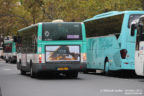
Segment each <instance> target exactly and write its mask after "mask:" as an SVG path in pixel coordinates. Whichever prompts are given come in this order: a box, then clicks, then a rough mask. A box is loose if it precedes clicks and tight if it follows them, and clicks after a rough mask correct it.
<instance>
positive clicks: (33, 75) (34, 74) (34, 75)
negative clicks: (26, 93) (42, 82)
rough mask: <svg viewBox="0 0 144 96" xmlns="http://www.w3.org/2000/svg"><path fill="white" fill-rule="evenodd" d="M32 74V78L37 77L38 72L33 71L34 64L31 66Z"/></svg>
mask: <svg viewBox="0 0 144 96" xmlns="http://www.w3.org/2000/svg"><path fill="white" fill-rule="evenodd" d="M30 76H31V77H32V78H35V77H37V74H36V73H35V72H33V67H32V66H31V68H30Z"/></svg>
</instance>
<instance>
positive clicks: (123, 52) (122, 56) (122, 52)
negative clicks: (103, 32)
mask: <svg viewBox="0 0 144 96" xmlns="http://www.w3.org/2000/svg"><path fill="white" fill-rule="evenodd" d="M120 54H121V58H122V59H125V58H126V55H127V50H126V49H122V50H120Z"/></svg>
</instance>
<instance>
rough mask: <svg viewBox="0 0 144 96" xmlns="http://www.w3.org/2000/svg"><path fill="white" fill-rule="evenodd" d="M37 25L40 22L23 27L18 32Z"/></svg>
mask: <svg viewBox="0 0 144 96" xmlns="http://www.w3.org/2000/svg"><path fill="white" fill-rule="evenodd" d="M35 26H38V24H33V25H30V26H28V27H25V28H22V29H20V30H18V32H21V31H23V30H26V29H29V28H32V27H35Z"/></svg>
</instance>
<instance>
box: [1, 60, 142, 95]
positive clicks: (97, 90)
mask: <svg viewBox="0 0 144 96" xmlns="http://www.w3.org/2000/svg"><path fill="white" fill-rule="evenodd" d="M0 89H1V91H0V96H1V93H2V96H144V78H142V77H132V78H126V77H119V76H117V77H113V76H104V75H99V74H83V73H80V74H79V77H78V79H68V78H66V77H64V76H57V77H55V76H40V77H39V78H31V77H30V76H29V75H20V72H19V71H18V70H17V69H16V65H15V64H6V63H5V62H4V61H2V60H1V61H0Z"/></svg>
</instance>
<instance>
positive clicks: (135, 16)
mask: <svg viewBox="0 0 144 96" xmlns="http://www.w3.org/2000/svg"><path fill="white" fill-rule="evenodd" d="M142 15H144V14H132V15H130V17H129V21H128V28H130V24H131V23H132V21H134V20H136V19H139V18H140V17H141V16H142Z"/></svg>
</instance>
